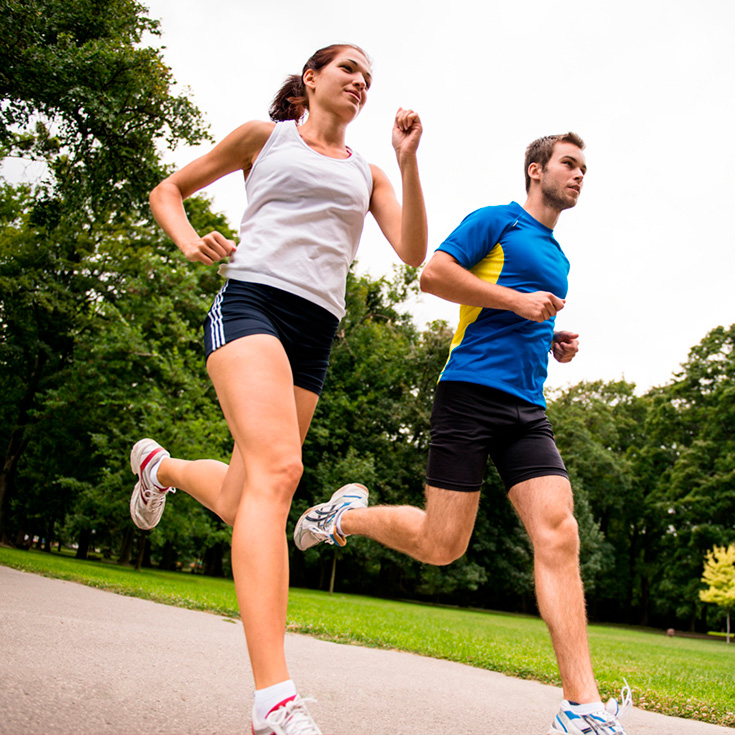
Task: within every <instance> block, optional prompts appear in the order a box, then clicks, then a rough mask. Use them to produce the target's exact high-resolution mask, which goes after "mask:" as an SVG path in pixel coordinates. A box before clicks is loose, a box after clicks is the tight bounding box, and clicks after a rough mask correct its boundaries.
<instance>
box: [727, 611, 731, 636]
mask: <svg viewBox="0 0 735 735" xmlns="http://www.w3.org/2000/svg"><path fill="white" fill-rule="evenodd" d="M727 643H728V645H729V644H730V608H729V607H728V608H727Z"/></svg>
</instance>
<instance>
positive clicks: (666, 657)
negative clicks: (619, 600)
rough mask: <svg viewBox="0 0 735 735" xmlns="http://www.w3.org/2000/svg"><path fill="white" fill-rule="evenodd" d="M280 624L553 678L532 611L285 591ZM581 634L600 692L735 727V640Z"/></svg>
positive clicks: (190, 591) (153, 595) (204, 605)
mask: <svg viewBox="0 0 735 735" xmlns="http://www.w3.org/2000/svg"><path fill="white" fill-rule="evenodd" d="M0 564H5V565H7V566H11V567H14V568H16V569H22V570H24V571H28V572H34V573H36V574H44V575H46V576H51V577H58V578H60V579H67V580H71V581H76V582H81V583H83V584H88V585H92V586H94V587H100V588H103V589H108V590H113V591H115V592H118V593H120V594H125V595H133V596H135V597H144V598H146V599H150V600H155V601H157V602H162V603H165V604H168V605H178V606H180V607H188V608H192V609H196V610H207V611H210V612H213V613H216V614H218V615H225V616H237V614H238V613H237V600H236V597H235V588H234V585H233V583H232V581H231V580H224V579H213V578H211V577H203V576H195V575H191V574H181V573H176V572H161V571H156V570H150V569H145V570H142V571H140V572H135V571H134V570H132V569H130V568H126V567H119V566H115V565H112V564H108V563H104V562H88V561H77V560H76V559H70V558H68V557H65V556H63V555H59V554H46V553H43V552H36V551H31V552H27V551H16V550H12V549H5V548H0ZM288 628H289V630H290V631H292V632H295V633H305V634H308V635H312V636H315V637H318V638H323V639H325V640H330V641H336V642H338V643H359V644H361V645H364V646H374V647H380V648H394V649H399V650H402V651H411V652H413V653H418V654H421V655H425V656H433V657H435V658H443V659H448V660H451V661H459V662H461V663H465V664H470V665H471V666H477V667H479V668H484V669H490V670H492V671H499V672H501V673H504V674H508V675H510V676H516V677H522V678H526V679H536V680H538V681H543V682H546V683H549V684H556V685H559V684H560V681H559V678H558V672H557V669H556V662H555V659H554V655H553V651H552V649H551V645H550V642H549V636H548V633H547V631H546V626H545V625H544V624H543V622H542V621H541V620H539V619H538V618H534V617H528V616H521V615H510V614H503V613H494V612H485V611H474V610H464V609H454V608H444V607H433V606H429V605H420V604H412V603H407V602H394V601H388V600H378V599H374V598H368V597H359V596H356V595H342V594H334V595H331V596H330V595H328V594H327V593H325V592H315V591H311V590H302V589H292V590H291V591H290V595H289V611H288ZM589 637H590V647H591V650H592V659H593V664H594V667H595V673H596V675H597V679H598V682H599V685H600V691H601V693H602V696H603V698H604V699H607V697H609V696H616V695H618V693H619V691H620V688H621V686H622V685H623V677H625V678H626V679H627V680H628V683H629V684H630V686H631V688H632V689H633V700H634V703H635V705H636V706H637V707H640V708H642V709H648V710H653V711H656V712H662V713H664V714H669V715H676V716H679V717H688V718H692V719H696V720H703V721H705V722H711V723H715V724H719V725H725V726H729V727H735V645H731V646H728V645H726V644H724V643H722V642H719V641H714V640H700V639H690V638H680V637H674V638H668V637H666V636H665V635H663V633H655V632H650V631H645V630H640V629H635V628H622V627H610V626H602V625H592V626H590V630H589Z"/></svg>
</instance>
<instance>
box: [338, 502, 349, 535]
mask: <svg viewBox="0 0 735 735" xmlns="http://www.w3.org/2000/svg"><path fill="white" fill-rule="evenodd" d="M347 510H349V508H345V510H343V511H342V512H341V513H338V514H337V517H336V518H335V520H334V530H335V531H336V532H337V533H338V534H339V535H340V536H342V538H345V537H346V535H347V534H345V532H344V531H343V530H342V516H343V515H344V514H345V511H347Z"/></svg>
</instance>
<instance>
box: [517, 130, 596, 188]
mask: <svg viewBox="0 0 735 735" xmlns="http://www.w3.org/2000/svg"><path fill="white" fill-rule="evenodd" d="M557 143H571V144H572V145H576V146H577V148H580V149H581V150H584V141H583V140H582V139H581V138H580V137H579V136H578V135H577V134H576V133H564V134H563V135H546V136H544V137H543V138H539V139H538V140H534V141H533V143H531V145H529V146H528V148H526V160H525V168H524V172H525V174H526V191H528V190H529V189H530V188H531V177H530V176H529V175H528V167H529V166H530V165H531V164H532V163H538V164H539V166H541V170H542V171H543V169H545V168H546V164H547V163H548V162H549V161H550V160H551V155H552V153H553V152H554V146H555V145H556V144H557Z"/></svg>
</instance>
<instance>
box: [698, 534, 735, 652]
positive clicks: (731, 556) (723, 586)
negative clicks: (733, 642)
mask: <svg viewBox="0 0 735 735" xmlns="http://www.w3.org/2000/svg"><path fill="white" fill-rule="evenodd" d="M702 582H704V584H706V585H708V588H707V589H706V590H700V591H699V599H700V600H702V602H711V603H713V604H715V605H718V606H719V607H721V608H723V609H724V610H725V612H726V613H727V642H728V643H730V611H731V610H732V609H733V608H734V607H735V544H730V545H729V546H728V547H727V548H725V547H724V546H715V547H714V548H713V549H712V550H710V551H708V552H707V560H706V561H705V563H704V574H702Z"/></svg>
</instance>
